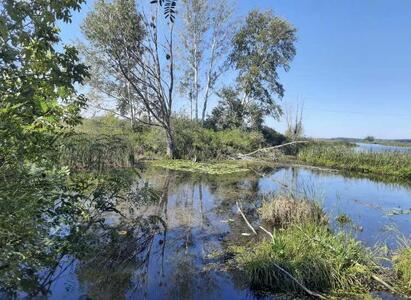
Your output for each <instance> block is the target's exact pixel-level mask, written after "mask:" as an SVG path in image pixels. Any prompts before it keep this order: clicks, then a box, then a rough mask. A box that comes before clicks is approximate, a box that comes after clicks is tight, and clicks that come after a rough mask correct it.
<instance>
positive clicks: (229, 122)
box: [206, 88, 263, 130]
mask: <svg viewBox="0 0 411 300" xmlns="http://www.w3.org/2000/svg"><path fill="white" fill-rule="evenodd" d="M219 96H220V98H221V100H220V102H219V103H218V105H217V106H216V107H215V108H214V109H213V110H212V112H211V116H210V117H209V118H208V119H207V121H206V126H207V127H210V128H213V129H215V130H225V129H234V128H243V129H252V130H260V129H261V126H262V123H263V115H262V112H261V110H260V108H259V107H258V106H257V105H256V104H254V103H244V102H243V101H241V99H240V93H239V92H238V91H236V90H234V89H232V88H223V89H222V90H221V91H220V93H219Z"/></svg>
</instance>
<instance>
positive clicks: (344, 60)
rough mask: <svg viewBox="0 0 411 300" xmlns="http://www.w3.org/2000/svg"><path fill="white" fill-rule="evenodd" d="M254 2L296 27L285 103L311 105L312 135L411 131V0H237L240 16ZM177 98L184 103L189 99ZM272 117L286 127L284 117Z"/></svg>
mask: <svg viewBox="0 0 411 300" xmlns="http://www.w3.org/2000/svg"><path fill="white" fill-rule="evenodd" d="M140 1H141V0H140ZM146 1H149V0H146ZM177 5H178V4H177ZM92 7H93V1H92V0H89V1H88V2H87V3H86V4H85V5H83V9H82V11H81V12H80V13H77V12H76V13H74V14H73V22H72V23H71V24H65V25H62V26H61V29H62V39H63V42H64V43H72V42H74V41H76V40H82V36H81V31H80V25H81V23H82V21H83V19H84V17H85V15H86V14H87V12H88V11H89V10H90V9H92ZM253 9H261V10H268V9H271V10H272V11H273V12H274V13H275V14H276V15H278V16H280V17H282V18H284V19H286V20H288V21H289V22H290V23H291V24H293V25H294V26H295V27H296V28H297V36H298V42H297V44H296V48H297V55H296V57H295V59H294V61H293V62H292V64H291V70H290V71H289V72H287V73H284V72H282V73H281V77H280V81H281V83H282V84H283V85H284V87H285V90H286V92H285V96H284V98H283V99H282V101H281V103H283V104H285V105H287V106H294V107H295V106H296V105H297V104H299V105H300V106H301V105H304V130H305V134H306V135H307V136H310V137H316V138H330V137H356V138H363V137H365V136H367V135H373V136H375V137H378V138H388V139H402V138H411V1H410V0H395V1H389V0H361V1H358V0H258V1H252V0H238V1H237V5H236V9H235V14H236V17H238V18H244V17H245V16H246V15H247V13H248V12H249V11H250V10H253ZM176 98H177V104H176V106H177V110H179V109H182V107H184V105H186V104H187V103H184V100H183V99H180V97H178V95H177V97H176ZM213 102H214V104H215V103H216V99H214V101H213ZM266 124H267V125H269V126H271V127H273V128H274V129H276V130H278V131H284V128H285V124H284V121H275V120H271V119H267V120H266Z"/></svg>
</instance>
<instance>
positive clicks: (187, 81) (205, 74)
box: [180, 0, 234, 122]
mask: <svg viewBox="0 0 411 300" xmlns="http://www.w3.org/2000/svg"><path fill="white" fill-rule="evenodd" d="M181 4H182V8H183V14H182V22H183V24H182V29H181V32H180V37H181V40H182V46H183V56H182V62H181V65H183V66H185V67H183V78H182V84H181V91H182V92H183V94H185V95H186V96H187V98H188V100H189V101H190V104H191V115H192V116H193V115H194V119H195V120H199V118H200V106H201V105H202V108H201V120H202V122H204V119H205V117H206V112H207V106H208V100H209V98H210V96H211V95H212V94H213V93H214V92H215V87H216V85H217V82H218V79H219V78H220V76H221V75H222V74H223V73H224V72H225V71H226V70H227V65H226V64H224V62H225V61H226V59H227V56H228V53H229V49H230V46H231V44H230V42H229V41H230V40H231V37H232V35H233V28H234V26H233V22H232V21H231V19H232V14H233V10H232V9H233V8H232V7H233V5H231V4H230V3H228V2H227V1H226V0H220V1H210V0H183V1H182V2H181ZM193 111H194V113H193Z"/></svg>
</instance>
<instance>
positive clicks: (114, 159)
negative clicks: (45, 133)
mask: <svg viewBox="0 0 411 300" xmlns="http://www.w3.org/2000/svg"><path fill="white" fill-rule="evenodd" d="M173 128H174V138H175V147H176V156H177V158H179V159H183V160H193V161H198V162H205V161H210V160H214V161H215V160H226V159H228V158H231V157H236V156H237V154H239V153H248V152H251V151H254V150H256V149H258V148H261V147H265V146H270V145H274V144H278V143H280V142H282V141H283V140H284V139H285V138H284V137H283V136H281V135H280V134H278V133H276V132H275V131H274V130H271V131H270V132H267V130H268V129H267V128H265V130H264V131H261V132H259V131H250V130H242V129H226V130H221V131H215V130H213V129H209V128H204V127H203V126H202V125H201V124H199V123H198V122H193V121H190V120H187V119H184V118H175V119H173ZM164 135H165V133H164V131H163V130H162V129H161V128H159V127H152V126H138V127H134V128H132V126H131V124H130V123H129V122H126V121H124V120H120V119H118V118H116V117H114V116H104V117H98V118H92V119H86V120H84V122H83V124H82V125H80V126H78V127H77V128H75V131H74V132H71V133H70V134H68V135H66V136H64V137H63V138H61V139H60V144H61V147H60V160H61V162H62V163H63V164H65V165H69V166H71V167H73V168H80V169H82V168H92V169H99V168H103V167H129V166H132V165H133V164H134V162H136V161H138V160H141V159H156V160H161V159H164V158H165V156H166V144H165V136H164ZM175 167H177V166H175Z"/></svg>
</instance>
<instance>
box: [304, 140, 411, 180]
mask: <svg viewBox="0 0 411 300" xmlns="http://www.w3.org/2000/svg"><path fill="white" fill-rule="evenodd" d="M297 159H298V160H300V161H301V162H304V163H307V164H311V165H316V166H323V167H328V168H335V169H340V170H345V171H351V172H361V173H366V174H375V175H384V176H393V177H397V178H401V179H407V180H409V179H411V153H400V152H386V153H368V152H356V151H355V150H354V149H353V148H352V147H346V146H342V145H338V146H335V145H327V144H313V145H310V146H307V147H304V148H302V149H301V150H300V151H299V153H298V155H297Z"/></svg>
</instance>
